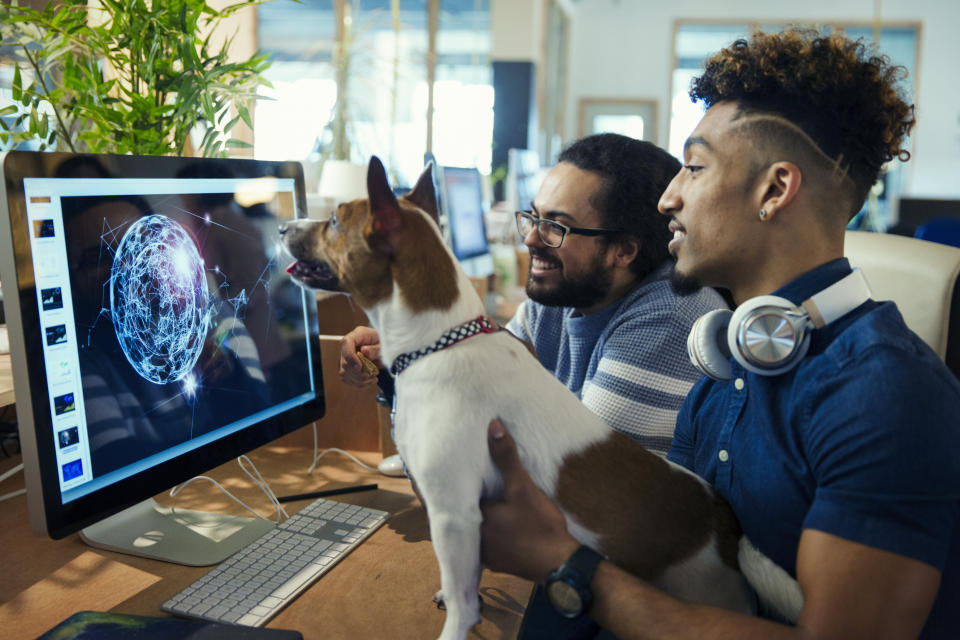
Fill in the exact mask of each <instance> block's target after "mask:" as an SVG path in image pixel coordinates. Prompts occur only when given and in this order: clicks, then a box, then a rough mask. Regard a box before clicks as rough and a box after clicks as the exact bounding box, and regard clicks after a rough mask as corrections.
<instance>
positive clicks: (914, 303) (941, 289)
mask: <svg viewBox="0 0 960 640" xmlns="http://www.w3.org/2000/svg"><path fill="white" fill-rule="evenodd" d="M844 255H846V256H847V258H848V259H849V260H850V264H851V265H852V266H855V267H860V268H861V269H862V270H863V274H864V275H865V276H866V278H867V282H869V283H870V288H871V290H872V291H873V297H874V299H876V300H893V301H894V302H895V303H896V304H897V307H898V308H899V309H900V313H901V314H903V318H904V320H905V321H906V323H907V326H908V327H910V329H912V330H913V331H914V332H916V333H917V334H918V335H919V336H920V337H921V338H923V340H924V342H926V343H927V344H929V345H930V346H931V347H932V348H933V350H934V351H936V352H937V355H939V356H940V357H941V358H942V359H943V361H944V362H945V363H946V364H947V367H948V368H949V369H950V370H951V371H953V373H954V375H956V376H957V377H958V378H960V283H958V279H960V248H955V247H951V246H947V245H945V244H939V243H936V242H929V241H926V240H919V239H917V238H910V237H907V236H900V235H892V234H886V233H872V232H869V231H847V232H846V240H845V243H844Z"/></svg>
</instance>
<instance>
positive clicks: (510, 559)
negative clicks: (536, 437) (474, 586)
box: [480, 419, 580, 583]
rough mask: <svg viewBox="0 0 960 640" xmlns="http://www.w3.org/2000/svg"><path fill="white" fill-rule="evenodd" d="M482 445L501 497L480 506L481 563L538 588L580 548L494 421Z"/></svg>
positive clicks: (500, 426)
mask: <svg viewBox="0 0 960 640" xmlns="http://www.w3.org/2000/svg"><path fill="white" fill-rule="evenodd" d="M487 442H488V446H489V448H490V458H491V459H492V460H493V463H494V464H495V465H496V466H497V468H498V469H499V470H500V474H501V475H502V476H503V495H502V496H501V497H500V498H499V499H495V500H485V501H483V502H482V503H481V505H480V509H481V511H482V513H483V525H482V527H481V530H480V534H481V542H480V553H481V558H482V560H483V563H484V564H485V565H486V566H487V567H488V568H490V569H492V570H493V571H501V572H505V573H512V574H514V575H518V576H520V577H522V578H527V579H528V580H533V581H535V582H539V583H542V582H544V581H545V580H546V578H547V574H549V573H550V572H551V571H553V570H554V569H556V568H557V567H559V566H560V565H562V564H563V563H564V562H565V561H566V560H567V558H569V557H570V556H571V555H572V554H573V552H574V551H576V550H577V547H579V546H580V543H579V542H577V540H576V539H575V538H574V537H573V536H571V535H570V533H569V532H568V531H567V522H566V519H565V518H564V516H563V513H562V512H561V511H560V509H559V508H558V507H557V505H556V504H554V502H553V501H552V500H551V499H550V498H549V497H548V496H547V494H546V493H544V492H543V491H542V490H541V489H540V488H539V487H538V486H537V485H536V484H534V482H533V480H532V479H531V478H530V475H529V474H528V473H527V471H526V469H524V468H523V465H522V464H521V463H520V458H519V456H518V455H517V447H516V443H515V442H514V440H513V438H512V437H511V436H510V434H509V433H507V430H506V428H504V426H503V423H502V422H500V420H499V419H494V420H493V421H491V422H490V427H489V430H488V432H487Z"/></svg>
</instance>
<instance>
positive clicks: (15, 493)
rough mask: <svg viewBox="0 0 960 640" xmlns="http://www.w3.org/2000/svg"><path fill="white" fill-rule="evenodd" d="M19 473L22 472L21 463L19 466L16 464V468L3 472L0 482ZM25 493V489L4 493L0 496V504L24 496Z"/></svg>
mask: <svg viewBox="0 0 960 640" xmlns="http://www.w3.org/2000/svg"><path fill="white" fill-rule="evenodd" d="M20 471H23V463H22V462H21V463H20V464H18V465H17V466H15V467H14V468H13V469H10V470H9V471H5V472H4V473H3V475H0V482H3V481H4V480H6V479H7V478H9V477H10V476H12V475H14V474H15V473H18V472H20ZM26 492H27V490H26V489H17V490H16V491H11V492H10V493H5V494H3V495H0V502H3V501H4V500H9V499H10V498H15V497H17V496H22V495H23V494H25V493H26Z"/></svg>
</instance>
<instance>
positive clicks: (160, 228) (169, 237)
mask: <svg viewBox="0 0 960 640" xmlns="http://www.w3.org/2000/svg"><path fill="white" fill-rule="evenodd" d="M110 315H111V317H112V319H113V329H114V332H115V333H116V335H117V340H118V341H119V342H120V347H121V348H122V349H123V353H124V355H126V357H127V360H128V361H129V362H130V365H131V366H132V367H133V368H134V370H136V372H137V373H138V374H140V375H141V376H143V377H144V378H146V379H147V380H149V381H150V382H153V383H156V384H166V383H168V382H175V381H177V380H179V379H180V378H182V377H183V376H185V375H186V374H187V373H188V372H189V371H190V369H192V368H193V365H194V364H196V362H197V358H199V357H200V351H201V350H202V349H203V342H204V338H205V336H206V334H207V329H208V328H209V324H210V313H209V292H208V290H207V280H206V277H205V269H204V263H203V259H202V258H201V257H200V253H199V252H198V251H197V246H196V244H195V243H194V241H193V239H192V238H191V237H190V235H189V234H188V233H187V232H186V230H185V229H184V228H183V227H182V226H181V225H180V224H178V223H176V222H174V221H173V220H171V219H170V218H168V217H166V216H162V215H156V214H154V215H150V216H146V217H144V218H141V219H140V220H138V221H137V222H135V223H134V224H133V225H131V226H130V228H129V229H127V232H126V233H124V234H123V238H122V239H121V240H120V244H119V246H118V247H117V252H116V254H115V255H114V259H113V267H112V268H111V270H110Z"/></svg>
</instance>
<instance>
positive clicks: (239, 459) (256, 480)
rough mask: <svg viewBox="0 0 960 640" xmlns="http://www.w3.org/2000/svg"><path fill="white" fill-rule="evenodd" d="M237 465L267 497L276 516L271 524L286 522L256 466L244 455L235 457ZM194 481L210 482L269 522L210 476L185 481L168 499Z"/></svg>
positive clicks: (281, 510)
mask: <svg viewBox="0 0 960 640" xmlns="http://www.w3.org/2000/svg"><path fill="white" fill-rule="evenodd" d="M244 463H246V464H249V465H250V467H251V468H252V469H253V473H250V471H249V470H248V469H247V468H246V467H245V466H244ZM237 464H239V465H240V468H241V469H243V472H244V473H245V474H247V476H248V477H249V478H250V479H251V480H252V481H253V484H255V485H257V486H258V487H260V490H261V491H263V493H264V495H266V496H267V499H268V500H270V503H271V504H272V505H273V507H274V510H275V511H276V514H277V519H276V520H273V522H281V521H282V520H286V519H287V518H289V517H290V516H289V515H287V511H286V509H284V508H283V505H281V504H280V501H279V500H278V499H277V494H275V493H274V492H273V489H271V488H270V485H269V484H267V481H266V480H264V479H263V476H262V475H260V471H258V470H257V465H255V464H253V461H252V460H250V458H248V457H247V456H245V455H244V456H238V457H237ZM254 473H255V474H256V476H254ZM194 480H207V481H209V482H212V483H213V484H215V485H216V486H217V488H219V489H220V490H221V491H223V492H224V493H225V494H226V495H227V496H228V497H229V498H230V499H231V500H233V501H234V502H236V503H237V504H239V505H240V506H241V507H243V508H244V509H246V510H247V511H249V512H250V513H252V514H253V515H255V516H256V517H258V518H260V519H261V520H271V518H267V517H266V516H262V515H260V514H259V513H257V511H255V510H254V509H253V508H252V507H250V506H248V505H247V504H246V503H245V502H243V501H242V500H240V499H239V498H237V497H236V496H235V495H233V494H232V493H230V492H229V491H228V490H227V489H226V488H225V487H224V486H223V485H222V484H220V483H219V482H217V481H216V480H214V479H213V478H211V477H210V476H194V477H192V478H190V479H189V480H187V481H186V482H184V483H182V484H178V485H177V486H175V487H174V488H173V489H170V497H175V496H176V495H177V494H178V493H180V492H181V491H183V489H184V487H186V486H187V485H188V484H190V483H191V482H193V481H194Z"/></svg>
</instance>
